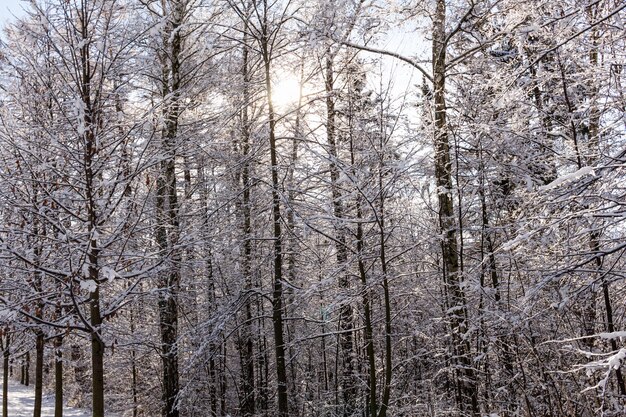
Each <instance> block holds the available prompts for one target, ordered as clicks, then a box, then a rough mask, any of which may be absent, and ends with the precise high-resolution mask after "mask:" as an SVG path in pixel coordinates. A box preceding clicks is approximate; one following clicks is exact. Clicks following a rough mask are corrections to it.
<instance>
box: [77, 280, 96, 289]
mask: <svg viewBox="0 0 626 417" xmlns="http://www.w3.org/2000/svg"><path fill="white" fill-rule="evenodd" d="M97 288H98V284H97V283H96V281H94V280H93V279H87V280H85V281H81V282H80V289H81V290H87V291H89V292H96V289H97Z"/></svg>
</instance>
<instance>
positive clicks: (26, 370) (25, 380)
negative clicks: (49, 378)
mask: <svg viewBox="0 0 626 417" xmlns="http://www.w3.org/2000/svg"><path fill="white" fill-rule="evenodd" d="M21 378H22V381H21V382H22V385H24V386H27V387H28V386H29V385H30V351H28V352H26V359H25V360H24V363H23V364H22V377H21Z"/></svg>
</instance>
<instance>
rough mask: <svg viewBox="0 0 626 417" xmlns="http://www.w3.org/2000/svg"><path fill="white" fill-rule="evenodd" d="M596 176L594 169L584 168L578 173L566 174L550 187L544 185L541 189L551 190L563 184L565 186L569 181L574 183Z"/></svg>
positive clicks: (549, 185)
mask: <svg viewBox="0 0 626 417" xmlns="http://www.w3.org/2000/svg"><path fill="white" fill-rule="evenodd" d="M590 174H591V175H595V171H594V170H593V168H592V167H582V168H581V169H579V170H578V171H576V172H572V173H571V174H565V175H563V176H561V177H559V178H557V179H555V180H554V181H552V182H551V183H550V184H548V185H544V186H541V187H539V189H540V190H550V189H552V188H556V187H558V186H560V185H561V184H564V183H566V182H569V181H574V180H576V179H578V178H580V177H584V176H586V175H590Z"/></svg>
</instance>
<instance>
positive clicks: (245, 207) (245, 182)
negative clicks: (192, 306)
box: [238, 24, 255, 417]
mask: <svg viewBox="0 0 626 417" xmlns="http://www.w3.org/2000/svg"><path fill="white" fill-rule="evenodd" d="M248 30H249V28H248V26H247V24H246V28H245V30H244V34H243V57H242V58H243V62H242V76H243V83H244V85H243V105H242V109H241V130H242V132H241V141H242V143H241V153H242V155H241V156H242V159H243V162H242V164H243V166H242V169H241V186H242V187H243V193H242V202H241V210H242V217H243V219H242V220H243V224H242V229H243V230H242V232H243V259H242V273H243V276H244V291H246V293H247V294H246V295H245V297H246V301H245V306H244V322H243V325H242V328H241V332H240V336H239V339H240V340H239V346H238V347H239V350H240V357H241V392H242V396H241V397H242V398H241V401H240V408H241V413H242V414H243V416H244V417H248V416H252V415H254V413H255V377H254V335H253V323H252V297H251V294H249V292H251V291H252V219H251V217H252V215H251V209H252V207H251V204H252V203H251V200H250V198H251V188H252V181H251V180H250V164H251V162H250V160H249V158H250V120H249V119H250V118H249V115H248V107H249V104H250V82H251V76H252V75H251V73H250V68H249V62H248V61H249V47H248Z"/></svg>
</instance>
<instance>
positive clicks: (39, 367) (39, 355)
mask: <svg viewBox="0 0 626 417" xmlns="http://www.w3.org/2000/svg"><path fill="white" fill-rule="evenodd" d="M43 354H44V334H43V332H42V331H38V332H37V334H36V339H35V404H34V407H33V417H41V401H42V395H43Z"/></svg>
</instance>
